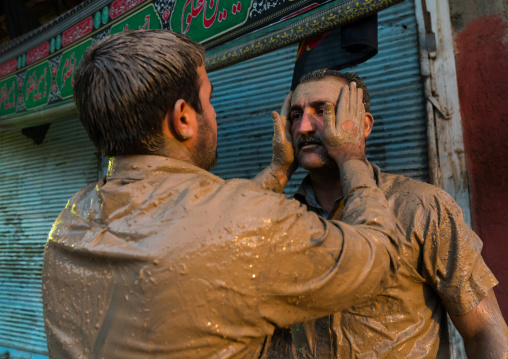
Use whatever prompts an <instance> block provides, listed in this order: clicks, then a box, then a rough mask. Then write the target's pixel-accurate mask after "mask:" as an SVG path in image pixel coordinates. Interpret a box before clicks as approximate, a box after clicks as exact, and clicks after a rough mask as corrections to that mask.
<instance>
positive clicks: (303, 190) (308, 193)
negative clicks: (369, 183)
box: [293, 162, 381, 217]
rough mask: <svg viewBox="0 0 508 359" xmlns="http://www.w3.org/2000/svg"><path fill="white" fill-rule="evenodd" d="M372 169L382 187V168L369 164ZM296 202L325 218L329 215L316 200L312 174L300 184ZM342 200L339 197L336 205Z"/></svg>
mask: <svg viewBox="0 0 508 359" xmlns="http://www.w3.org/2000/svg"><path fill="white" fill-rule="evenodd" d="M369 165H370V167H371V168H372V171H373V173H374V180H375V181H376V184H377V185H378V187H379V185H380V179H381V177H380V174H381V170H380V168H379V167H378V166H377V165H375V164H373V163H370V162H369ZM293 197H294V198H295V199H296V200H298V201H299V202H301V203H304V204H306V205H307V206H309V207H311V208H312V209H313V210H314V211H315V212H317V213H318V214H320V215H321V216H323V217H326V216H327V215H328V213H326V212H325V210H324V209H323V207H321V205H320V204H319V203H318V201H317V199H316V195H315V193H314V189H313V188H312V182H311V180H310V174H307V175H306V176H305V177H304V179H303V181H302V183H301V184H300V187H298V190H297V191H296V192H295V194H294V196H293ZM341 200H342V197H339V198H337V199H336V200H335V204H337V203H338V202H340V201H341Z"/></svg>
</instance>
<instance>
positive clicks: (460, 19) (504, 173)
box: [450, 0, 508, 321]
mask: <svg viewBox="0 0 508 359" xmlns="http://www.w3.org/2000/svg"><path fill="white" fill-rule="evenodd" d="M450 13H451V19H452V26H453V30H454V39H455V57H456V64H457V79H458V87H459V99H460V106H461V112H462V122H463V134H464V147H465V153H466V162H467V168H468V177H469V178H468V179H469V186H470V187H469V188H470V197H471V219H472V225H473V229H474V230H475V232H476V233H477V234H478V235H479V236H480V237H481V238H482V240H483V242H484V250H483V257H484V259H485V261H486V262H487V264H488V265H489V267H490V268H491V269H492V271H493V272H494V274H495V275H496V277H497V279H498V280H499V282H500V285H498V286H497V287H496V289H495V293H496V296H497V299H498V302H499V305H500V307H501V310H502V312H503V316H504V318H505V320H507V321H508V258H507V257H508V17H507V14H508V2H507V1H506V0H488V1H485V0H450Z"/></svg>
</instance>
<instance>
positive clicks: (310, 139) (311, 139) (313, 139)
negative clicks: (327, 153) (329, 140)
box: [297, 134, 323, 149]
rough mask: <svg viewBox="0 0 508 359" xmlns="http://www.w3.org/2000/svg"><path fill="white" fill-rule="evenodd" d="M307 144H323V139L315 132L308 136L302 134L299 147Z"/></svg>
mask: <svg viewBox="0 0 508 359" xmlns="http://www.w3.org/2000/svg"><path fill="white" fill-rule="evenodd" d="M307 145H320V146H323V141H322V140H321V138H320V137H319V136H317V135H315V134H310V135H307V136H304V137H303V136H302V137H300V138H299V139H298V143H297V147H298V149H300V148H302V147H303V146H307Z"/></svg>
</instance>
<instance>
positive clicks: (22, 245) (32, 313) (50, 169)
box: [0, 118, 97, 358]
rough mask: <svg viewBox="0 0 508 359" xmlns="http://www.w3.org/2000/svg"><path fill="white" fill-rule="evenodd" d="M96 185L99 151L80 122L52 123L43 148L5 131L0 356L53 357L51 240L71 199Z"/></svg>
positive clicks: (0, 150)
mask: <svg viewBox="0 0 508 359" xmlns="http://www.w3.org/2000/svg"><path fill="white" fill-rule="evenodd" d="M96 180H97V156H96V154H95V149H94V147H93V145H92V144H91V142H90V141H89V139H88V136H87V134H86V132H85V130H84V129H83V127H82V126H81V124H80V123H79V121H78V119H77V118H75V119H73V120H70V121H60V122H54V123H52V124H51V126H50V128H49V131H48V132H47V134H46V137H45V139H44V142H43V143H42V144H40V145H35V144H34V143H33V141H32V140H31V139H29V138H27V137H25V136H23V135H22V134H21V131H19V130H18V131H10V132H0V183H1V187H0V313H2V314H1V315H0V353H5V352H6V351H7V352H9V353H10V355H11V357H30V358H36V357H40V356H39V355H33V354H28V353H39V354H46V353H47V347H46V336H45V333H44V323H43V318H42V301H41V268H42V257H43V253H44V246H45V243H46V239H47V235H48V233H49V230H50V229H51V226H52V224H53V222H54V221H55V219H56V217H57V216H58V214H59V213H60V211H61V210H62V209H63V208H64V206H65V205H66V203H67V200H68V199H69V198H70V197H71V196H72V195H73V194H74V193H75V192H76V191H78V190H79V189H80V188H81V187H82V186H84V185H85V184H86V183H88V182H95V181H96ZM22 352H25V354H22Z"/></svg>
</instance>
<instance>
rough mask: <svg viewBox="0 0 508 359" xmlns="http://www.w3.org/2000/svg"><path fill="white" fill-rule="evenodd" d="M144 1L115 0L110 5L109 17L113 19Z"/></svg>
mask: <svg viewBox="0 0 508 359" xmlns="http://www.w3.org/2000/svg"><path fill="white" fill-rule="evenodd" d="M143 1H145V0H116V1H114V2H113V3H112V4H111V8H110V10H109V16H110V17H111V18H112V19H114V18H116V17H118V16H120V15H122V14H124V13H126V12H127V11H129V10H130V9H132V8H133V7H134V6H137V5H139V4H141V3H142V2H143Z"/></svg>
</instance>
